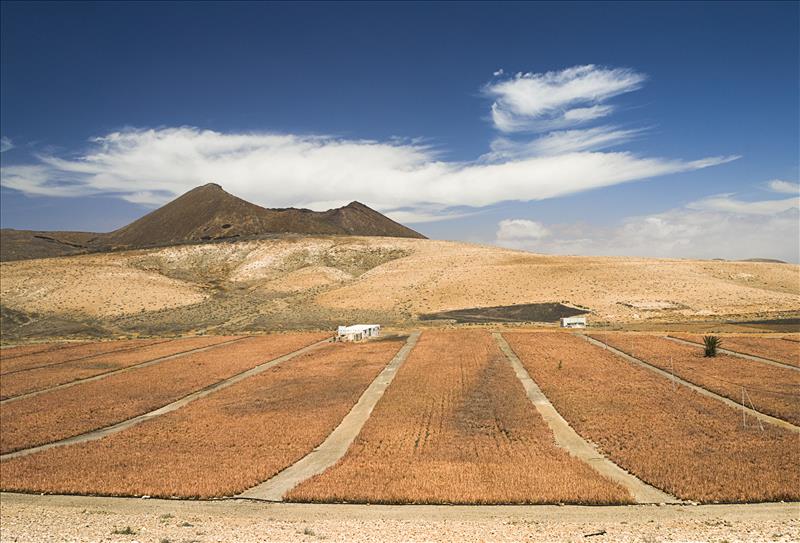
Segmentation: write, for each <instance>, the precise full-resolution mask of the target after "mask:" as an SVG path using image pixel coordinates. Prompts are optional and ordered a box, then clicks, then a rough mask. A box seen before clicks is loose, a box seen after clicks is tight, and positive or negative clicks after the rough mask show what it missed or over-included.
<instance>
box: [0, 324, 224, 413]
mask: <svg viewBox="0 0 800 543" xmlns="http://www.w3.org/2000/svg"><path fill="white" fill-rule="evenodd" d="M230 339H231V338H230V337H217V336H212V337H193V338H184V339H176V340H172V341H167V342H163V343H156V344H153V345H147V346H145V347H139V348H137V349H133V350H128V351H123V352H117V353H109V354H107V355H97V356H93V357H91V358H86V359H83V360H77V361H75V362H66V363H64V364H57V365H55V366H45V367H42V368H36V369H32V370H29V371H23V372H19V373H12V374H10V375H6V376H3V377H0V399H3V400H5V399H7V398H13V397H15V396H20V395H22V394H27V393H29V392H34V391H39V390H44V389H47V388H50V387H53V386H57V385H61V384H64V383H69V382H71V381H77V380H79V379H85V378H87V377H94V376H96V375H102V374H104V373H108V372H110V371H115V370H119V369H122V368H126V367H131V366H136V365H138V364H143V363H145V362H148V361H150V360H154V359H158V358H163V357H165V356H170V355H174V354H179V353H181V352H184V351H190V350H193V349H198V348H201V347H208V346H211V345H215V344H217V343H224V342H225V341H229V340H230Z"/></svg>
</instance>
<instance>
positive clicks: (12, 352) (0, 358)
mask: <svg viewBox="0 0 800 543" xmlns="http://www.w3.org/2000/svg"><path fill="white" fill-rule="evenodd" d="M78 345H83V343H36V344H33V345H15V346H13V347H3V348H2V349H0V366H2V365H3V363H4V362H5V361H6V360H11V359H12V358H19V357H20V356H27V355H31V354H36V353H42V352H45V351H55V350H56V349H62V348H64V347H77V346H78Z"/></svg>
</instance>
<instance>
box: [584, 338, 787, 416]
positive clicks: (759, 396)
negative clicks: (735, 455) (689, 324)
mask: <svg viewBox="0 0 800 543" xmlns="http://www.w3.org/2000/svg"><path fill="white" fill-rule="evenodd" d="M590 335H591V336H592V337H593V338H595V339H598V340H600V341H603V342H604V343H608V344H609V345H611V346H612V347H615V348H617V349H619V350H620V351H622V352H624V353H626V354H629V355H631V356H633V357H634V358H638V359H639V360H643V361H644V362H647V363H648V364H652V365H653V366H656V367H658V368H661V369H663V370H665V371H671V372H674V374H675V375H676V376H678V377H680V378H682V379H685V380H686V381H689V382H690V383H693V384H695V385H698V386H701V387H703V388H705V389H707V390H710V391H712V392H716V393H717V394H719V395H720V396H725V397H726V398H730V399H731V400H733V401H735V402H739V403H742V387H744V390H745V392H744V394H745V396H744V400H745V402H744V405H746V406H747V407H750V401H752V403H753V406H754V407H755V410H756V411H761V412H762V413H766V414H768V415H772V416H774V417H778V418H780V419H783V420H786V421H789V422H791V423H793V424H795V425H797V424H800V374H798V372H796V371H794V370H792V369H791V368H781V367H777V366H772V365H769V364H764V363H762V362H757V361H754V360H747V359H743V358H738V357H735V356H730V355H724V354H718V355H717V356H716V357H705V356H703V350H702V349H698V348H697V347H692V346H691V345H683V344H680V343H677V342H675V341H670V340H668V339H665V338H663V337H659V336H651V335H642V334H620V333H603V334H590Z"/></svg>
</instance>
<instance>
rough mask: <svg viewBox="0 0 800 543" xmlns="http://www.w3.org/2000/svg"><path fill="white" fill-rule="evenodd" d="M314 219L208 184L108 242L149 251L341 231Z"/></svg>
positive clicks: (308, 214) (113, 234) (116, 233)
mask: <svg viewBox="0 0 800 543" xmlns="http://www.w3.org/2000/svg"><path fill="white" fill-rule="evenodd" d="M315 216H316V213H313V212H311V211H304V210H297V209H287V210H270V209H265V208H263V207H261V206H257V205H255V204H251V203H250V202H247V201H245V200H242V199H241V198H237V197H236V196H233V195H231V194H228V193H227V192H225V191H224V190H223V189H222V187H220V186H219V185H216V184H214V183H209V184H207V185H203V186H202V187H198V188H196V189H193V190H190V191H189V192H187V193H186V194H184V195H183V196H180V197H179V198H176V199H175V200H173V201H171V202H170V203H168V204H166V205H165V206H163V207H160V208H158V209H156V210H155V211H153V212H152V213H148V214H147V215H145V216H144V217H142V218H141V219H138V220H136V221H134V222H132V223H131V224H129V225H128V226H125V227H123V228H120V229H119V230H115V231H114V232H111V233H110V234H108V235H107V237H106V240H107V241H108V242H109V243H111V244H113V245H115V246H121V245H122V246H130V247H144V246H148V245H164V244H170V243H180V242H182V241H200V240H211V239H223V238H233V237H242V236H255V235H259V234H267V233H283V232H294V233H303V234H338V233H341V232H340V231H339V230H338V229H337V228H336V227H334V226H332V225H328V224H325V223H323V222H322V221H320V220H318V219H316V217H315Z"/></svg>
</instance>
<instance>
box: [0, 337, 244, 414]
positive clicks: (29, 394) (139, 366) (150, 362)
mask: <svg viewBox="0 0 800 543" xmlns="http://www.w3.org/2000/svg"><path fill="white" fill-rule="evenodd" d="M243 339H245V338H244V337H237V338H234V339H229V340H227V341H223V342H221V343H215V344H214V345H207V346H205V347H196V348H194V349H188V350H186V351H180V352H178V353H173V354H170V355H167V356H162V357H159V358H153V359H151V360H145V361H144V362H139V363H138V364H134V365H132V366H126V367H124V368H119V369H116V370H111V371H107V372H105V373H100V374H97V375H92V376H91V377H85V378H83V379H76V380H75V381H70V382H69V383H61V384H60V385H55V386H51V387H48V388H43V389H41V390H34V391H32V392H26V393H25V394H20V395H19V396H11V397H10V398H6V399H4V400H0V405H4V404H6V403H9V402H16V401H17V400H22V399H25V398H33V397H34V396H38V395H39V394H44V393H45V392H53V391H54V390H60V389H62V388H69V387H74V386H75V385H80V384H83V383H89V382H91V381H97V380H98V379H105V378H106V377H111V376H112V375H116V374H118V373H124V372H126V371H131V370H138V369H142V368H146V367H147V366H152V365H153V364H158V363H160V362H166V361H167V360H172V359H174V358H180V357H182V356H186V355H190V354H196V353H201V352H203V351H208V350H210V349H216V348H217V347H222V346H223V345H228V344H230V343H234V342H236V341H241V340H243Z"/></svg>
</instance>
